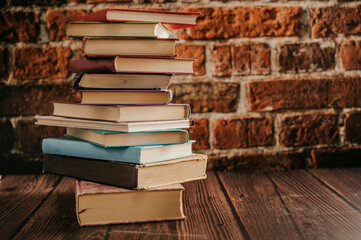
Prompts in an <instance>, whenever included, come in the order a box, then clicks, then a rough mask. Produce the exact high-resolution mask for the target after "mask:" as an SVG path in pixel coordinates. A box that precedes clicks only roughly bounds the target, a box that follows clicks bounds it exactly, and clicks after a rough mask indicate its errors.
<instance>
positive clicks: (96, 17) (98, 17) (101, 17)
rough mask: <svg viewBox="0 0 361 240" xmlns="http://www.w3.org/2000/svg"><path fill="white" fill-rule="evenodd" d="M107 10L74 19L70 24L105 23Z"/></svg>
mask: <svg viewBox="0 0 361 240" xmlns="http://www.w3.org/2000/svg"><path fill="white" fill-rule="evenodd" d="M107 12H108V9H103V10H100V11H97V12H93V13H91V14H88V15H85V16H83V17H79V18H76V19H74V20H72V22H107Z"/></svg>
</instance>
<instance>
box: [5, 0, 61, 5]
mask: <svg viewBox="0 0 361 240" xmlns="http://www.w3.org/2000/svg"><path fill="white" fill-rule="evenodd" d="M8 2H9V5H13V6H31V5H33V4H35V5H38V6H54V5H61V4H63V3H65V2H66V0H8Z"/></svg>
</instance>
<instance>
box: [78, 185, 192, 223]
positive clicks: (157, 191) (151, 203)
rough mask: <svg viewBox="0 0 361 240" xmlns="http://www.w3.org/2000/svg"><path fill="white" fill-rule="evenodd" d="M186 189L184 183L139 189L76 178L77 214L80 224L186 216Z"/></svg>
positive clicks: (149, 220)
mask: <svg viewBox="0 0 361 240" xmlns="http://www.w3.org/2000/svg"><path fill="white" fill-rule="evenodd" d="M183 191H184V188H183V187H182V185H180V184H173V185H169V186H164V187H158V188H154V189H152V190H143V191H136V190H129V189H124V188H118V187H113V186H108V185H102V184H98V183H94V182H87V181H75V202H76V216H77V219H78V223H79V225H80V226H94V225H108V224H118V223H136V222H153V221H166V220H179V219H184V218H185V216H184V214H183V204H182V192H183ZM135 200H136V201H135Z"/></svg>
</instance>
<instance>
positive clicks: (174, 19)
mask: <svg viewBox="0 0 361 240" xmlns="http://www.w3.org/2000/svg"><path fill="white" fill-rule="evenodd" d="M199 15H200V13H196V12H171V11H159V10H143V9H125V8H107V9H103V10H100V11H97V12H94V13H91V14H88V15H85V16H83V17H80V18H76V19H74V20H73V22H79V21H80V22H160V23H163V24H164V25H165V26H166V27H167V28H168V29H169V30H173V29H180V28H187V27H193V26H197V24H196V19H197V16H199Z"/></svg>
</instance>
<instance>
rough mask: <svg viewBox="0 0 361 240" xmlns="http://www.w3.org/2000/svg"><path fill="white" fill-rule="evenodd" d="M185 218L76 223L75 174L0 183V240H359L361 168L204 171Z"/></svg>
mask: <svg viewBox="0 0 361 240" xmlns="http://www.w3.org/2000/svg"><path fill="white" fill-rule="evenodd" d="M184 186H185V189H186V191H185V193H184V194H185V197H184V210H185V214H186V216H187V217H188V218H187V219H186V220H184V221H169V222H157V223H145V224H123V225H112V226H99V227H79V226H78V224H77V221H76V217H75V200H74V188H73V179H71V178H65V177H64V178H63V177H59V176H55V175H8V176H5V177H3V179H2V180H1V181H0V239H13V238H15V239H144V238H146V239H361V169H318V170H295V171H290V172H268V173H263V172H258V173H251V174H249V173H240V172H228V173H227V172H217V173H214V172H209V173H208V178H207V180H204V181H196V182H192V183H186V184H184Z"/></svg>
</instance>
